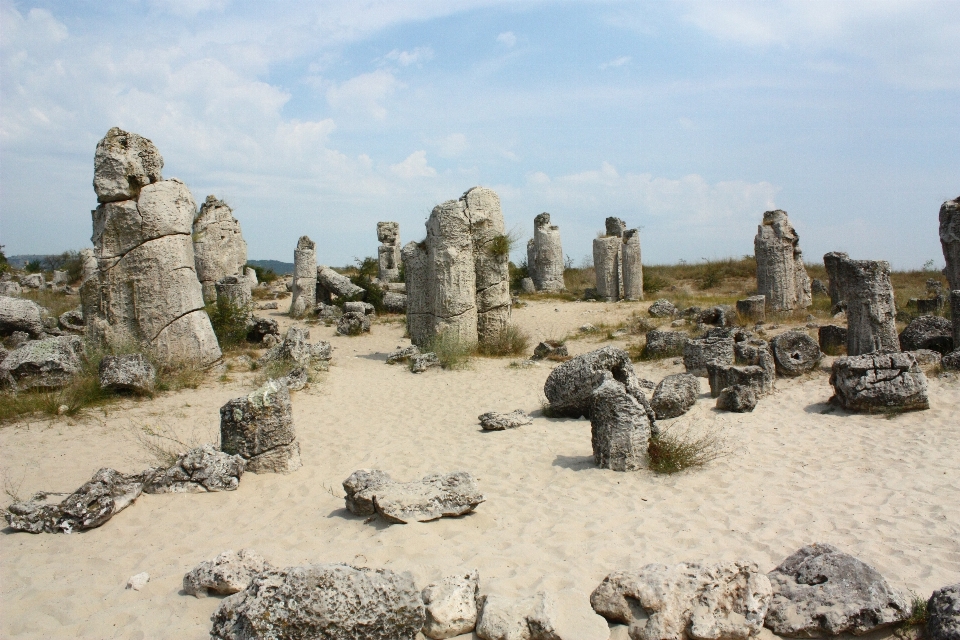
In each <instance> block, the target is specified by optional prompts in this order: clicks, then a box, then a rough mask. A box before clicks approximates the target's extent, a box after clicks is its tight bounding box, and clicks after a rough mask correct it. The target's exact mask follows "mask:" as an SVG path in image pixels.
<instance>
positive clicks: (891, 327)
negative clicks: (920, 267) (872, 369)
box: [836, 256, 900, 356]
mask: <svg viewBox="0 0 960 640" xmlns="http://www.w3.org/2000/svg"><path fill="white" fill-rule="evenodd" d="M836 273H837V280H838V282H837V287H838V290H839V295H840V298H841V299H842V300H843V301H844V302H845V303H846V314H847V354H848V355H851V356H859V355H863V354H865V353H874V352H877V353H890V352H895V351H899V350H900V342H899V340H898V337H897V322H896V315H897V307H896V303H895V302H894V298H893V286H892V285H891V284H890V264H889V263H888V262H884V261H882V260H849V259H847V258H845V257H843V256H841V257H839V258H838V259H837V264H836Z"/></svg>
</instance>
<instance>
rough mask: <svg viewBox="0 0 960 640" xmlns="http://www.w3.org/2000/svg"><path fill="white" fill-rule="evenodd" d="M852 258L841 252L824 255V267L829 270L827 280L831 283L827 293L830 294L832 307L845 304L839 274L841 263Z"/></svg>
mask: <svg viewBox="0 0 960 640" xmlns="http://www.w3.org/2000/svg"><path fill="white" fill-rule="evenodd" d="M849 259H850V256H848V255H847V254H845V253H841V252H839V251H831V252H830V253H827V254H824V256H823V266H824V268H826V270H827V278H829V280H830V282H829V284H828V285H827V292H828V293H829V294H830V305H831V306H836V305H837V304H839V303H840V302H843V296H842V294H841V293H840V274H839V272H838V270H839V268H840V263H841V262H842V261H843V260H849Z"/></svg>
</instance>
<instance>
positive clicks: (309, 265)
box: [290, 236, 318, 318]
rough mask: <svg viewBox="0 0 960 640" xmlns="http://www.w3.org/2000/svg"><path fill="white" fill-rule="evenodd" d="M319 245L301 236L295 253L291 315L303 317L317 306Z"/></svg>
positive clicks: (291, 290)
mask: <svg viewBox="0 0 960 640" xmlns="http://www.w3.org/2000/svg"><path fill="white" fill-rule="evenodd" d="M317 280H318V273H317V244H316V243H315V242H314V241H313V240H311V239H310V238H309V237H308V236H300V239H299V240H297V248H296V249H294V251H293V286H292V288H291V289H290V293H291V294H292V295H291V298H290V315H291V316H293V317H294V318H300V317H303V315H304V314H305V313H307V312H308V311H310V310H312V309H313V308H314V307H315V306H316V305H317Z"/></svg>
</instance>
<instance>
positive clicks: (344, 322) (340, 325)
mask: <svg viewBox="0 0 960 640" xmlns="http://www.w3.org/2000/svg"><path fill="white" fill-rule="evenodd" d="M337 333H339V334H340V335H342V336H358V335H360V334H361V333H370V317H369V316H368V315H367V314H365V313H363V312H357V311H345V312H344V313H343V315H342V316H340V319H339V320H337Z"/></svg>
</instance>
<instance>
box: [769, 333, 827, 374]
mask: <svg viewBox="0 0 960 640" xmlns="http://www.w3.org/2000/svg"><path fill="white" fill-rule="evenodd" d="M770 348H771V350H772V351H773V359H774V362H776V365H777V373H778V374H779V375H781V376H786V377H791V378H795V377H796V376H800V375H803V374H804V373H806V372H808V371H812V370H813V368H814V367H816V366H817V365H818V364H819V363H820V360H821V359H822V358H823V354H822V353H820V344H819V343H818V342H817V341H816V340H814V339H813V338H811V337H810V334H808V333H807V332H806V331H803V330H802V329H794V330H792V331H786V332H784V333H781V334H779V335H777V336H775V337H774V338H773V339H772V340H771V341H770Z"/></svg>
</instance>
